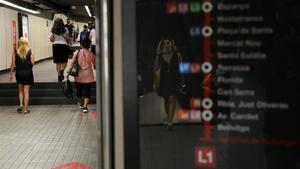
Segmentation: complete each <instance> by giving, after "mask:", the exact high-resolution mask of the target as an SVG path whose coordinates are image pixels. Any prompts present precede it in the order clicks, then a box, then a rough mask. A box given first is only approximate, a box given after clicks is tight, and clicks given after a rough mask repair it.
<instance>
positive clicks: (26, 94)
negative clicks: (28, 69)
mask: <svg viewBox="0 0 300 169" xmlns="http://www.w3.org/2000/svg"><path fill="white" fill-rule="evenodd" d="M29 90H30V85H24V113H26V112H29V111H28V104H29Z"/></svg>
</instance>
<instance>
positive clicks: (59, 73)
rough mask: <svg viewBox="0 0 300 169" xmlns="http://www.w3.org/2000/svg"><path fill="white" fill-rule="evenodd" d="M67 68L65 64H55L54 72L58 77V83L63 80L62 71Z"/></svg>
mask: <svg viewBox="0 0 300 169" xmlns="http://www.w3.org/2000/svg"><path fill="white" fill-rule="evenodd" d="M66 67H67V63H57V64H56V72H57V76H58V81H62V80H63V79H64V71H65V69H66Z"/></svg>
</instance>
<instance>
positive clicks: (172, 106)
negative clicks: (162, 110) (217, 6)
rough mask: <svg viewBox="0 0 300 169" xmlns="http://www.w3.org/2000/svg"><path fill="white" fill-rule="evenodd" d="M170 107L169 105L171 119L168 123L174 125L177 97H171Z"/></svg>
mask: <svg viewBox="0 0 300 169" xmlns="http://www.w3.org/2000/svg"><path fill="white" fill-rule="evenodd" d="M168 100H169V105H168V107H169V108H168V110H169V119H168V123H169V124H172V123H173V118H174V114H175V110H176V104H177V99H176V96H175V95H172V96H169V99H168Z"/></svg>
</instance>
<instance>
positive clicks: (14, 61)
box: [8, 52, 16, 81]
mask: <svg viewBox="0 0 300 169" xmlns="http://www.w3.org/2000/svg"><path fill="white" fill-rule="evenodd" d="M15 67H16V57H15V52H14V53H13V55H12V60H11V65H10V74H9V77H8V80H9V81H12V74H13V71H14V70H15Z"/></svg>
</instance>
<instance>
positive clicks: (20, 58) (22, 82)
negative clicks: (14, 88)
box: [9, 37, 34, 114]
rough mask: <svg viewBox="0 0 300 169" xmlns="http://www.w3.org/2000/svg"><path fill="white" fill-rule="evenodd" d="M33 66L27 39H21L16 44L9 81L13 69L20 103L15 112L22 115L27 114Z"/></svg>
mask: <svg viewBox="0 0 300 169" xmlns="http://www.w3.org/2000/svg"><path fill="white" fill-rule="evenodd" d="M33 64H34V54H33V52H32V51H31V49H30V48H29V42H28V39H27V38H26V37H21V38H20V40H19V42H18V49H17V50H16V52H15V54H14V56H13V58H12V63H11V69H10V77H9V80H10V81H11V80H12V73H13V71H14V69H15V70H16V73H15V75H16V81H17V84H18V89H19V101H20V107H18V109H17V111H18V112H23V113H24V114H27V113H29V109H28V103H29V90H30V85H32V84H33V83H34V81H33V73H32V66H33Z"/></svg>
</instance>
